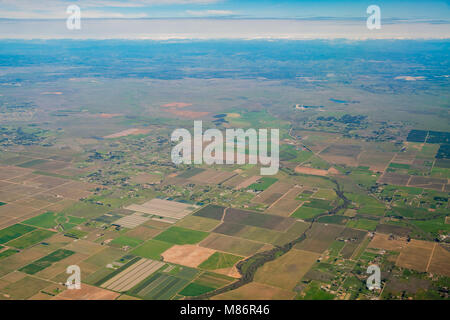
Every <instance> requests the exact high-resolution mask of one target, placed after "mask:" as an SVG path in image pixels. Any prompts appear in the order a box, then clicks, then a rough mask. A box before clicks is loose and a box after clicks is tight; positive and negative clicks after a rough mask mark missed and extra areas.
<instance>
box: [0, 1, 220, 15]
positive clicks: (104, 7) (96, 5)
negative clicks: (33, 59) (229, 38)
mask: <svg viewBox="0 0 450 320" xmlns="http://www.w3.org/2000/svg"><path fill="white" fill-rule="evenodd" d="M220 1H223V0H78V1H76V0H73V1H70V2H69V1H67V0H43V1H38V0H0V18H7V19H62V18H65V17H66V16H67V15H66V8H67V6H68V5H70V4H76V5H78V6H80V8H81V9H82V10H83V11H82V14H83V16H84V17H86V18H97V17H102V18H118V17H123V18H142V17H147V15H146V14H125V13H120V12H118V11H117V10H120V8H139V7H149V6H153V5H192V4H197V5H207V4H213V3H217V2H220ZM86 10H95V11H86Z"/></svg>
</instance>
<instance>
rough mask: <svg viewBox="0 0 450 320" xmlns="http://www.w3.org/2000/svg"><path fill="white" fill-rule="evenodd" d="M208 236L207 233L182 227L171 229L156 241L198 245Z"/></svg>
mask: <svg viewBox="0 0 450 320" xmlns="http://www.w3.org/2000/svg"><path fill="white" fill-rule="evenodd" d="M207 236H208V233H207V232H203V231H197V230H191V229H186V228H180V227H170V228H169V229H167V230H165V231H163V232H162V233H160V234H158V235H157V236H156V237H155V238H154V239H155V240H158V241H164V242H167V243H173V244H179V245H182V244H196V243H198V242H200V241H202V240H203V239H204V238H206V237H207Z"/></svg>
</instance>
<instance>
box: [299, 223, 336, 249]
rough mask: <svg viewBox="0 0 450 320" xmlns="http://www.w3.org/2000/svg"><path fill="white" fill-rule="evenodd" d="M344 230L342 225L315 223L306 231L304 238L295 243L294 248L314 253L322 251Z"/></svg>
mask: <svg viewBox="0 0 450 320" xmlns="http://www.w3.org/2000/svg"><path fill="white" fill-rule="evenodd" d="M343 231H344V227H343V226H339V225H332V224H322V223H315V224H314V225H313V227H312V228H311V230H309V231H307V233H306V234H307V237H306V239H305V240H303V241H302V242H300V243H299V244H296V245H295V248H296V249H299V250H307V251H311V252H315V253H322V252H324V251H325V250H326V249H327V248H328V247H329V246H330V245H331V243H333V241H334V240H336V238H337V237H339V236H340V235H341V233H342V232H343Z"/></svg>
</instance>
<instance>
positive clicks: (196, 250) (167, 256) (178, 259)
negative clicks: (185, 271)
mask: <svg viewBox="0 0 450 320" xmlns="http://www.w3.org/2000/svg"><path fill="white" fill-rule="evenodd" d="M214 253H215V251H214V250H212V249H209V248H204V247H199V246H194V245H189V244H187V245H182V246H180V245H174V246H173V247H171V248H169V249H168V250H167V251H165V252H164V253H163V254H162V257H163V258H164V261H167V262H171V263H175V264H180V265H183V266H187V267H191V268H196V267H198V265H199V264H201V263H202V262H203V261H205V260H207V259H208V258H209V257H211V255H212V254H214Z"/></svg>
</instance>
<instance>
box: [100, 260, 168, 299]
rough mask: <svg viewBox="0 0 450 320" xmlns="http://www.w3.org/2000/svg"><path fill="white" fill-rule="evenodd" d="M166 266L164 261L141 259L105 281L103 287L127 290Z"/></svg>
mask: <svg viewBox="0 0 450 320" xmlns="http://www.w3.org/2000/svg"><path fill="white" fill-rule="evenodd" d="M163 266H164V263H163V262H160V261H155V260H150V259H140V260H139V261H137V262H136V263H134V264H132V265H131V266H129V267H128V268H126V269H125V270H123V271H122V272H120V273H119V274H117V275H115V276H114V277H112V278H111V279H109V280H107V281H106V282H104V283H103V284H102V285H101V287H102V288H105V289H108V290H112V291H118V292H125V291H128V290H130V289H131V288H133V287H134V286H136V285H137V284H138V283H140V282H141V281H143V280H144V279H146V278H147V277H149V276H150V275H151V274H153V273H155V272H156V271H158V270H159V269H160V268H162V267H163Z"/></svg>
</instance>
